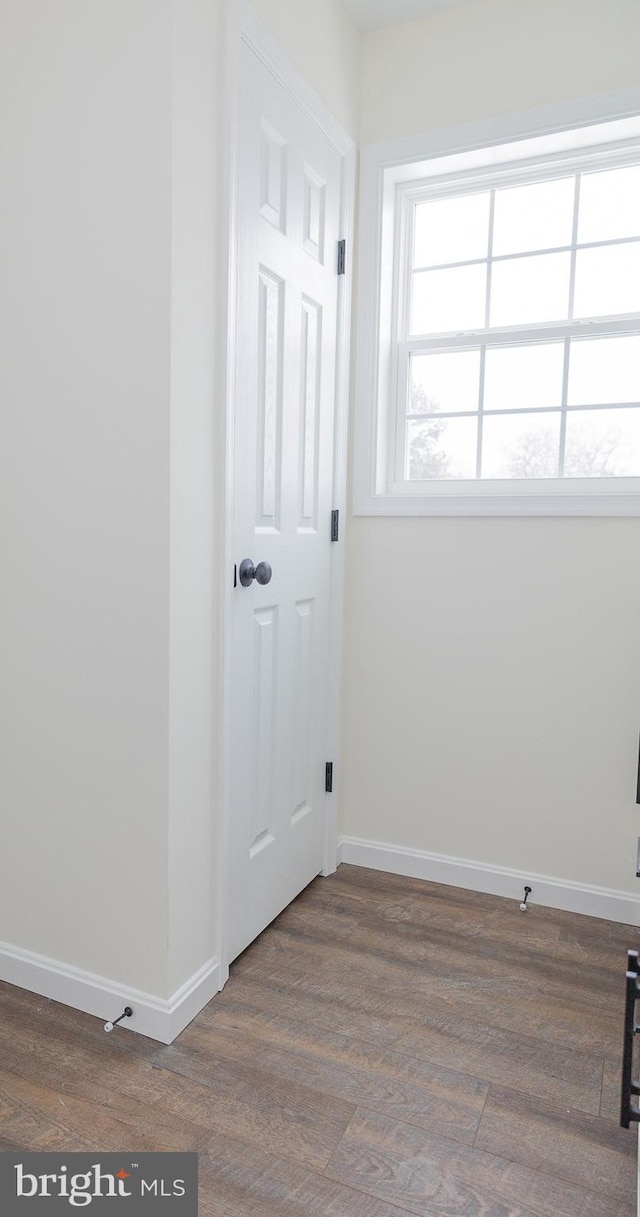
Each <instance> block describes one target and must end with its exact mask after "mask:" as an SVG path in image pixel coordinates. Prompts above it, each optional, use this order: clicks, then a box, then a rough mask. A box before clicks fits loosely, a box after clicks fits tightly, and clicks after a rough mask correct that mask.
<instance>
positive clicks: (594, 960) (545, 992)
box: [0, 866, 640, 1217]
mask: <svg viewBox="0 0 640 1217" xmlns="http://www.w3.org/2000/svg"><path fill="white" fill-rule="evenodd" d="M639 940H640V931H639V930H638V929H635V928H633V927H630V926H620V925H617V924H614V923H611V922H607V921H598V920H595V919H593V918H587V917H579V916H576V915H573V914H570V913H563V912H555V911H553V910H551V909H542V908H538V907H536V905H535V904H534V905H532V906H531V907H530V910H529V912H528V913H527V914H526V915H523V914H521V913H520V911H519V909H518V904H517V900H515V899H514V900H513V901H507V900H502V899H500V898H498V897H493V896H485V895H481V894H477V893H473V892H466V891H462V890H460V889H457V888H451V887H444V886H441V885H437V884H426V883H421V882H419V881H417V880H412V879H405V878H400V877H398V876H394V875H387V874H382V873H380V872H376V871H369V870H364V869H361V868H357V867H348V866H341V867H340V868H339V870H338V871H337V873H336V874H335V875H332V876H331V877H330V878H328V879H317V880H316V881H315V882H314V883H313V884H311V886H310V887H309V888H307V890H306V891H305V892H303V894H302V895H301V896H300V897H299V898H298V900H296V901H295V902H294V904H292V905H291V907H290V908H288V909H287V910H286V911H285V912H284V913H283V914H282V916H281V917H279V918H278V920H277V921H275V922H274V923H273V925H272V926H270V927H269V929H268V930H266V931H265V933H264V934H263V935H262V936H261V937H260V938H259V939H258V941H257V942H256V943H254V944H253V946H251V947H250V948H249V949H248V950H247V951H246V952H245V953H244V955H242V956H241V957H240V959H239V960H237V962H236V963H235V964H234V966H233V968H232V973H231V978H230V980H229V982H228V984H227V986H226V988H225V989H224V991H223V992H222V993H221V994H220V995H219V996H218V997H217V998H216V999H215V1000H214V1001H213V1002H211V1003H210V1005H209V1006H208V1007H207V1008H206V1009H205V1010H203V1011H202V1013H201V1014H200V1015H199V1016H198V1017H197V1018H196V1019H195V1021H194V1022H193V1023H192V1024H191V1026H190V1027H188V1028H187V1029H186V1031H184V1032H183V1034H182V1035H181V1036H180V1037H179V1039H178V1040H176V1042H175V1043H174V1044H172V1045H171V1046H169V1047H162V1046H161V1045H158V1044H155V1043H153V1042H152V1041H150V1040H145V1039H143V1038H142V1037H138V1036H135V1035H133V1034H131V1033H130V1032H129V1033H128V1032H126V1031H124V1030H120V1031H116V1032H114V1033H113V1035H110V1036H106V1035H105V1034H104V1032H103V1030H102V1024H101V1022H100V1021H99V1020H98V1019H94V1018H90V1017H89V1016H88V1015H83V1014H79V1013H77V1012H76V1011H73V1010H69V1009H67V1008H66V1007H64V1006H60V1005H56V1004H55V1003H53V1002H48V1001H46V1000H45V999H43V998H40V997H37V996H34V995H33V994H29V993H24V992H23V991H21V990H19V989H16V988H13V987H11V986H10V985H1V984H0V1149H14V1148H15V1149H24V1150H29V1149H60V1150H74V1149H77V1150H81V1149H91V1150H93V1149H95V1150H102V1151H107V1150H119V1151H120V1150H131V1151H136V1150H139V1151H142V1150H149V1149H166V1150H169V1149H194V1150H197V1151H198V1153H199V1155H200V1214H201V1217H403V1215H404V1217H406V1215H407V1214H418V1217H635V1187H636V1157H637V1155H636V1135H635V1132H634V1131H633V1130H632V1131H629V1132H626V1131H624V1130H622V1129H620V1128H619V1127H618V1123H617V1120H618V1110H617V1108H618V1087H619V1077H620V1050H621V1033H622V1006H623V989H624V985H623V978H624V972H625V962H626V951H627V949H628V948H629V947H637V945H638V942H639Z"/></svg>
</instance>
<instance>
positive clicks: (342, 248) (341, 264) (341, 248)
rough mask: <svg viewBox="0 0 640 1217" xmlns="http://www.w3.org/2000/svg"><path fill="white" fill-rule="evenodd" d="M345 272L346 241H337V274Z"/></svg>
mask: <svg viewBox="0 0 640 1217" xmlns="http://www.w3.org/2000/svg"><path fill="white" fill-rule="evenodd" d="M346 273H347V242H346V241H338V274H339V275H345V274H346Z"/></svg>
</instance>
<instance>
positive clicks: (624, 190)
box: [356, 119, 640, 514]
mask: <svg viewBox="0 0 640 1217" xmlns="http://www.w3.org/2000/svg"><path fill="white" fill-rule="evenodd" d="M547 149H548V150H547ZM474 162H475V163H474ZM492 162H493V163H492ZM379 186H380V190H379V203H380V207H379V224H378V225H375V226H374V224H372V223H369V225H368V226H367V225H366V224H365V240H366V235H367V232H368V233H369V239H372V238H373V236H374V227H375V236H376V239H377V241H378V242H379V245H380V249H379V252H378V258H377V259H376V265H377V266H378V267H379V276H378V281H377V291H374V293H373V294H372V293H370V292H369V293H367V295H365V296H364V299H365V301H366V300H367V298H369V299H373V302H374V303H373V306H372V307H373V309H375V312H376V316H375V323H376V324H375V344H376V345H375V351H374V353H373V354H374V358H373V360H371V359H370V356H371V343H370V341H367V338H366V337H365V343H364V346H365V354H366V356H367V357H369V363H370V365H371V367H372V368H374V369H375V380H372V378H371V377H370V376H368V375H367V372H366V367H363V359H362V342H361V352H360V354H361V358H360V369H359V379H360V378H361V377H362V374H363V370H364V372H365V382H366V383H365V385H364V390H365V392H366V394H367V396H368V397H369V401H371V400H372V398H373V400H374V401H375V404H376V406H377V409H376V411H375V420H374V424H373V425H370V426H368V427H365V428H364V432H363V427H362V426H361V425H360V427H359V430H358V435H357V443H358V444H360V443H361V439H362V436H363V433H364V435H365V438H366V434H367V432H368V434H369V437H370V440H371V441H372V442H371V444H370V451H369V453H368V455H367V469H366V473H367V475H368V477H369V487H368V494H367V496H366V498H367V502H368V506H367V505H366V504H365V505H364V506H363V505H362V501H361V503H360V505H359V504H358V481H357V484H356V496H357V497H356V510H365V511H367V510H371V509H372V507H371V504H372V501H377V506H375V507H374V508H373V509H374V510H385V506H384V503H385V502H386V504H387V507H388V505H389V503H390V502H392V501H393V500H395V501H396V505H397V504H398V502H400V507H401V509H402V508H403V507H404V508H409V509H410V510H411V512H412V513H416V512H418V511H430V510H434V509H435V510H445V511H447V512H449V513H456V514H457V513H461V512H463V511H465V510H466V509H470V510H481V511H482V510H483V509H486V508H487V506H488V507H489V510H490V511H491V513H492V514H493V513H494V512H496V511H499V510H500V511H501V510H506V511H512V510H514V509H515V510H516V511H517V512H518V513H526V514H529V511H533V512H535V513H538V512H543V513H547V514H549V513H554V514H555V513H556V512H557V511H562V512H567V511H569V512H571V511H576V510H577V511H578V512H579V513H581V514H582V513H588V514H591V513H600V512H610V513H611V514H620V513H622V514H640V124H639V123H638V120H637V119H625V120H621V121H617V122H616V121H612V122H609V123H607V124H602V125H599V126H597V127H591V128H589V129H586V130H585V129H576V130H573V131H571V130H569V131H563V132H561V133H557V134H554V135H552V136H547V137H540V136H535V137H532V138H530V139H528V140H523V141H521V142H520V143H518V144H513V143H510V144H507V143H506V142H505V143H503V144H497V145H495V146H494V147H491V146H490V145H486V146H483V147H481V148H480V149H479V150H478V151H477V152H475V154H474V153H473V152H471V153H469V152H464V153H457V154H456V153H454V154H452V155H451V156H448V157H447V156H439V157H437V158H435V157H434V158H433V159H432V160H431V161H428V160H427V161H425V160H423V161H421V162H419V163H416V164H414V165H411V164H407V163H404V164H403V165H401V166H400V167H398V166H393V165H392V166H386V167H383V169H382V171H381V175H380V182H379ZM363 194H364V190H363ZM366 197H367V196H366V195H365V198H366ZM364 253H365V257H366V251H364ZM368 275H369V280H370V268H367V270H365V274H364V281H365V283H366V280H367V276H368ZM370 281H371V280H370ZM365 291H366V288H365ZM364 311H365V324H366V322H367V306H366V305H365V310H364ZM371 311H372V309H371V308H369V312H370V313H371ZM369 319H370V318H369ZM359 389H360V397H361V400H362V389H363V386H362V384H361V385H360V386H359ZM371 389H373V393H371ZM359 412H360V414H362V405H361V406H360V411H359ZM362 456H363V454H362V453H360V454H358V453H357V454H356V459H357V461H360V464H361V465H362V463H363V461H362ZM359 484H360V487H361V488H362V477H360V479H359ZM360 498H361V500H362V495H361V496H360Z"/></svg>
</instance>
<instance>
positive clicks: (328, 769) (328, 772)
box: [324, 761, 333, 794]
mask: <svg viewBox="0 0 640 1217" xmlns="http://www.w3.org/2000/svg"><path fill="white" fill-rule="evenodd" d="M324 788H325V790H326V792H327V794H331V793H332V791H333V761H327V763H326V765H325V767H324Z"/></svg>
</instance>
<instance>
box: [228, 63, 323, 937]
mask: <svg viewBox="0 0 640 1217" xmlns="http://www.w3.org/2000/svg"><path fill="white" fill-rule="evenodd" d="M239 131H240V140H239V148H238V157H239V163H238V188H239V190H238V222H239V227H238V277H237V302H236V307H237V332H236V352H237V355H236V367H235V415H234V436H235V438H234V452H235V459H234V486H233V501H234V539H235V562H236V565H237V568H238V572H240V567H241V563H242V561H243V560H246V559H250V560H251V562H250V563H248V566H249V567H250V568H251V566H254V567H257V568H258V578H255V579H253V580H250V582H249V583H248V586H243V583H242V582H241V580H240V577H238V580H237V585H236V587H235V590H234V593H233V610H232V640H231V648H232V662H231V691H230V713H231V729H230V738H231V758H230V759H231V765H230V783H229V798H230V804H231V807H230V811H231V829H230V831H231V843H230V844H231V849H230V867H231V873H230V874H229V875H228V876H227V881H228V884H229V890H230V904H229V917H230V943H231V951H230V959H234V958H235V957H236V956H237V955H238V954H239V953H240V952H241V951H242V950H244V948H245V947H246V946H247V945H248V944H249V943H250V942H251V941H252V940H253V939H254V938H255V937H256V936H257V935H258V934H259V933H260V932H261V931H262V930H263V929H264V928H265V926H267V925H268V924H269V922H270V921H272V920H273V918H274V917H276V916H277V915H278V913H280V912H281V911H282V909H283V908H285V907H286V905H287V904H289V903H290V902H291V900H293V898H294V897H295V896H296V895H297V894H298V893H299V892H300V891H301V890H302V889H303V888H304V887H306V885H307V884H308V883H310V881H311V880H312V879H313V878H314V876H315V875H317V874H318V873H319V872H320V871H321V870H322V868H323V860H324V845H325V819H326V801H327V798H328V796H327V794H326V793H325V765H326V762H327V760H329V759H330V758H329V757H328V756H327V737H328V722H327V715H328V688H327V685H328V669H329V597H330V575H331V557H332V554H331V544H332V543H331V510H332V499H331V495H332V485H333V429H334V411H335V394H336V329H337V292H338V274H337V271H338V265H337V257H338V239H339V232H338V223H339V211H340V185H341V164H342V162H341V157H340V155H339V153H338V152H337V151H336V150H335V149H334V148H333V147H332V145H331V144H330V143H329V142H328V141H327V139H326V138H325V137H324V136H323V135H322V134H321V133H320V131H319V130H318V128H317V127H316V126H315V124H314V123H313V122H312V121H311V119H310V118H308V117H307V116H306V115H305V113H304V111H303V110H302V109H301V108H300V107H299V106H298V105H297V103H296V102H295V101H294V100H293V99H292V98H291V97H290V96H289V94H288V93H287V92H286V91H285V89H284V88H283V86H282V85H281V84H280V83H279V82H278V81H277V80H276V79H275V77H274V76H272V74H271V73H270V72H269V71H268V69H267V68H266V67H264V66H263V64H262V63H261V62H260V61H259V60H258V59H257V57H256V56H255V55H254V54H253V52H252V51H251V50H250V49H249V48H248V47H247V46H246V45H244V44H243V48H242V60H241V101H240V127H239ZM261 563H266V564H268V566H269V567H270V568H271V571H272V577H271V579H270V581H269V582H268V583H261V582H260V581H259V579H260V577H262V578H264V577H266V576H267V575H268V570H267V569H266V568H265V567H260V564H261ZM251 573H252V572H251V569H249V572H248V578H249V579H250V576H251Z"/></svg>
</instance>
